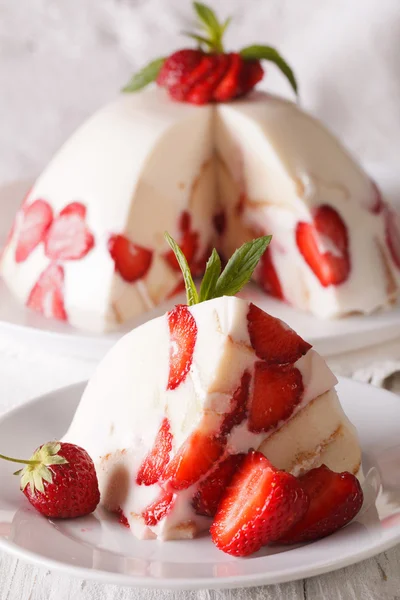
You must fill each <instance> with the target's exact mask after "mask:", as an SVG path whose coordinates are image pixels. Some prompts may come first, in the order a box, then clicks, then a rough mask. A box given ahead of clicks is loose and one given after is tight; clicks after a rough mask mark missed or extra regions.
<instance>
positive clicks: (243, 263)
mask: <svg viewBox="0 0 400 600" xmlns="http://www.w3.org/2000/svg"><path fill="white" fill-rule="evenodd" d="M164 235H165V239H166V240H167V242H168V244H169V245H170V247H171V248H172V250H173V252H174V254H175V256H176V259H177V261H178V263H179V266H180V268H181V271H182V275H183V279H184V282H185V288H186V296H187V303H188V305H189V306H193V304H198V303H199V302H205V301H206V300H211V299H213V298H220V297H221V296H234V295H235V294H237V293H238V292H240V290H241V289H242V288H243V287H244V286H245V285H246V284H247V283H248V282H249V281H250V278H251V276H252V274H253V272H254V269H255V268H256V266H257V264H258V262H259V260H260V258H261V257H262V255H263V254H264V252H265V250H266V249H267V247H268V245H269V243H270V241H271V239H272V236H271V235H265V236H263V237H259V238H256V239H254V240H251V241H250V242H246V243H245V244H243V246H241V247H240V248H238V249H237V250H235V252H234V253H233V254H232V256H231V258H230V259H229V261H228V263H227V265H226V267H225V269H224V270H223V271H222V273H221V259H220V257H219V255H218V252H217V251H216V250H215V248H214V250H213V251H212V253H211V256H210V258H209V259H208V262H207V265H206V270H205V273H204V276H203V280H202V282H201V285H200V294H199V293H198V292H197V289H196V286H195V284H194V281H193V277H192V274H191V272H190V268H189V265H188V262H187V260H186V258H185V255H184V254H183V252H182V250H181V249H180V248H179V246H178V244H177V243H176V242H175V240H174V239H173V238H172V237H171V236H170V235H169V233H167V232H165V234H164Z"/></svg>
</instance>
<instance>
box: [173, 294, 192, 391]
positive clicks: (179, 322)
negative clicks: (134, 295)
mask: <svg viewBox="0 0 400 600" xmlns="http://www.w3.org/2000/svg"><path fill="white" fill-rule="evenodd" d="M167 318H168V328H169V335H170V350H169V375H168V385H167V389H168V390H174V389H175V388H177V387H178V385H180V384H181V383H182V382H183V381H185V379H186V376H187V374H188V373H189V370H190V367H191V366H192V361H193V353H194V347H195V344H196V339H197V325H196V321H195V320H194V317H193V315H192V313H191V312H190V311H189V309H188V307H187V306H186V305H184V304H178V305H177V306H175V308H174V309H173V310H171V311H170V312H169V313H168V315H167Z"/></svg>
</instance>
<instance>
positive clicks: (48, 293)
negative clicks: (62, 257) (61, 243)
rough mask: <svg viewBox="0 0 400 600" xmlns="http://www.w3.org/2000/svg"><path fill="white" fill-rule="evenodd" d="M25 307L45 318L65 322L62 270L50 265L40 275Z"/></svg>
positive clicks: (66, 318)
mask: <svg viewBox="0 0 400 600" xmlns="http://www.w3.org/2000/svg"><path fill="white" fill-rule="evenodd" d="M26 305H27V306H28V307H29V308H32V309H33V310H36V311H38V312H40V313H42V314H43V315H44V316H45V317H48V318H53V319H59V320H60V321H67V320H68V317H67V313H66V311H65V308H64V269H63V268H62V267H61V266H60V265H55V264H50V265H49V266H48V267H47V269H45V270H44V271H43V273H42V274H41V275H40V277H39V279H38V281H37V283H36V284H35V285H34V287H33V288H32V290H31V293H30V294H29V297H28V300H27V302H26Z"/></svg>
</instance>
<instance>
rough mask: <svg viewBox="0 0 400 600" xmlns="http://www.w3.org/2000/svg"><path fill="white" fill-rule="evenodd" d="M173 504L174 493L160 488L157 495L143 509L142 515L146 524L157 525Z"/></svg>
mask: <svg viewBox="0 0 400 600" xmlns="http://www.w3.org/2000/svg"><path fill="white" fill-rule="evenodd" d="M173 505H174V495H173V494H172V493H171V492H166V491H165V490H161V494H160V495H159V497H158V498H157V499H156V500H154V502H153V503H152V504H150V506H148V507H147V508H146V510H144V511H143V513H142V517H143V519H144V522H145V523H146V525H149V526H150V527H151V526H154V525H157V523H159V522H160V521H161V519H163V518H164V517H165V516H166V515H167V514H168V513H169V511H170V510H171V509H172V507H173Z"/></svg>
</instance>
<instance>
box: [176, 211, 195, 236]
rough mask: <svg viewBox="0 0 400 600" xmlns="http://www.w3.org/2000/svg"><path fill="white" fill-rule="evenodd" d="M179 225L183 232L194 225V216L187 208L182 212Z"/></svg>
mask: <svg viewBox="0 0 400 600" xmlns="http://www.w3.org/2000/svg"><path fill="white" fill-rule="evenodd" d="M178 227H179V231H180V232H181V233H186V232H187V231H190V229H191V227H192V217H191V215H190V213H189V212H188V211H187V210H184V211H182V212H181V215H180V217H179V224H178Z"/></svg>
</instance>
